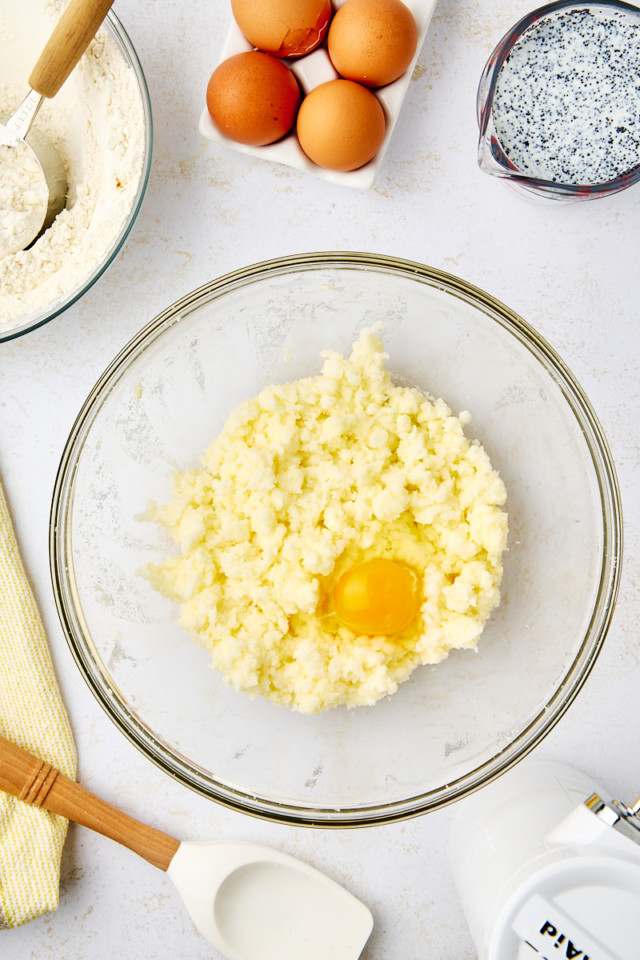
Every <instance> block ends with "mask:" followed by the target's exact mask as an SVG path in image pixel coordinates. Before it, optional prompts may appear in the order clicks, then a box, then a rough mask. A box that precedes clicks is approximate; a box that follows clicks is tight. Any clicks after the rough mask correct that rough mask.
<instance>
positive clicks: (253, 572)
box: [145, 328, 507, 713]
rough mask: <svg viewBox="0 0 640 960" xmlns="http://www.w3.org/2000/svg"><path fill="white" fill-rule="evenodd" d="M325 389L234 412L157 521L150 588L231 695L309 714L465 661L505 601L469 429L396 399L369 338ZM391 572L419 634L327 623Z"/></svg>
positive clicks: (497, 493) (369, 332)
mask: <svg viewBox="0 0 640 960" xmlns="http://www.w3.org/2000/svg"><path fill="white" fill-rule="evenodd" d="M323 357H324V365H323V367H322V372H321V373H320V374H319V375H318V376H314V377H309V378H306V379H303V380H298V381H295V382H291V383H285V384H283V385H280V386H269V387H267V388H266V389H265V390H263V391H262V392H261V393H260V394H259V396H257V397H256V398H255V399H252V400H248V401H246V402H244V403H242V404H240V405H239V406H238V407H237V408H236V409H235V410H234V411H233V412H232V413H231V415H230V417H229V419H228V420H227V423H226V425H225V427H224V429H223V430H222V432H221V433H220V435H219V436H218V437H217V439H216V440H214V442H213V443H212V444H211V445H210V446H209V448H208V449H207V451H206V452H205V454H204V456H203V460H202V462H203V466H202V469H196V470H188V471H185V472H181V473H178V474H177V475H176V476H175V478H174V490H175V497H174V499H173V500H172V501H171V502H170V503H168V504H166V505H163V506H157V505H153V506H152V508H151V513H150V516H151V517H152V519H155V520H158V521H159V522H161V523H162V524H163V526H164V527H165V528H166V529H167V530H168V531H169V533H170V534H171V536H172V537H173V538H174V539H175V541H176V542H177V544H178V545H179V547H180V554H179V555H172V556H169V557H167V559H166V560H165V561H164V562H163V563H161V564H160V565H149V566H148V567H147V568H146V570H145V573H146V575H147V576H148V577H149V578H150V580H151V582H152V583H153V584H154V586H155V587H156V588H157V589H159V590H160V591H162V592H163V593H165V594H167V595H168V596H170V597H172V598H173V599H174V600H176V601H177V602H178V603H179V604H180V622H181V624H182V625H183V626H184V627H185V628H186V629H187V630H188V631H189V633H190V634H191V635H192V636H193V638H194V640H196V641H197V642H198V643H199V644H201V645H202V646H204V647H206V648H207V650H208V651H209V652H210V654H211V658H212V664H213V666H214V667H216V668H217V669H218V670H220V671H222V673H223V675H224V677H225V679H226V680H227V682H228V683H230V684H232V685H233V686H234V687H236V688H237V689H239V690H244V691H246V692H247V693H248V694H250V695H251V696H256V695H261V696H263V697H267V698H268V699H269V700H273V701H275V702H277V703H280V704H288V705H290V706H291V707H293V708H294V709H296V710H299V711H301V712H303V713H315V712H317V711H320V710H326V709H328V708H330V707H334V706H337V705H339V704H346V705H347V706H356V705H366V704H372V703H374V702H375V701H376V700H378V699H380V698H381V697H384V696H386V695H387V694H391V693H393V692H394V691H395V690H396V689H397V686H398V684H399V683H401V682H402V681H403V680H406V679H407V677H408V676H409V675H410V673H411V672H412V671H413V670H414V669H415V668H416V667H417V666H419V665H420V664H435V663H438V662H439V661H440V660H442V659H443V658H444V657H446V656H447V654H448V652H449V651H450V650H451V649H454V648H460V647H470V648H475V647H476V644H477V641H478V637H479V636H480V633H481V632H482V629H483V627H484V624H485V622H486V620H487V618H488V617H489V614H490V613H491V611H492V610H493V608H494V607H495V606H496V605H497V604H498V602H499V598H500V595H499V585H500V579H501V575H502V554H503V551H504V549H505V546H506V539H507V515H506V512H505V511H504V510H503V509H502V505H503V504H504V503H505V501H506V492H505V488H504V484H503V482H502V480H501V479H500V477H499V475H498V474H497V473H496V471H495V470H494V469H493V468H492V466H491V463H490V462H489V458H488V456H487V454H486V452H485V450H484V449H483V447H482V446H481V445H480V444H479V443H477V442H472V441H470V440H469V439H467V437H466V436H465V433H464V426H465V424H466V423H467V422H468V420H469V416H468V414H466V413H462V414H461V415H460V416H458V417H456V416H454V415H453V414H452V412H451V410H450V409H449V408H448V406H447V405H446V404H445V402H444V401H443V400H436V399H432V398H430V397H427V396H425V394H423V393H421V392H420V391H419V390H416V389H410V388H407V387H401V386H396V385H394V384H393V382H392V380H391V378H390V376H389V374H388V372H387V371H386V369H385V366H384V362H385V359H386V355H385V354H384V352H383V347H382V342H381V340H380V338H379V336H378V335H377V334H376V332H375V330H373V329H370V328H369V329H366V330H364V331H363V332H362V334H361V336H360V337H359V339H358V340H357V342H356V343H355V344H354V345H353V349H352V353H351V356H350V357H348V358H347V357H344V356H342V355H340V354H338V353H335V352H327V353H325V354H323ZM373 557H389V558H391V559H394V560H398V561H402V562H405V563H407V564H409V565H410V566H411V567H412V568H413V569H414V571H416V573H417V574H418V577H419V581H420V589H421V606H420V612H419V615H418V617H417V618H416V620H415V622H414V623H413V624H411V625H410V626H409V627H407V628H406V629H405V630H404V631H402V633H399V634H396V635H394V636H391V637H384V636H373V637H372V636H359V635H357V634H356V633H354V632H353V631H352V630H350V629H349V628H347V627H346V626H344V625H342V624H341V623H340V621H339V620H338V618H337V616H336V614H335V612H334V610H333V608H332V601H331V594H332V590H333V587H334V585H335V583H336V582H337V580H338V578H339V577H340V576H341V574H342V573H343V572H344V571H345V570H347V569H348V568H349V567H350V566H351V565H352V564H354V563H359V562H361V561H363V560H368V559H370V558H373Z"/></svg>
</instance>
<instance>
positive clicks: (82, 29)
mask: <svg viewBox="0 0 640 960" xmlns="http://www.w3.org/2000/svg"><path fill="white" fill-rule="evenodd" d="M112 4H113V0H71V2H70V3H69V6H68V7H67V8H66V9H65V11H64V13H63V14H62V16H61V17H60V20H59V21H58V23H57V24H56V27H55V29H54V31H53V33H52V34H51V36H50V37H49V39H48V41H47V44H46V46H45V48H44V50H43V51H42V53H41V54H40V56H39V57H38V62H37V63H36V65H35V67H34V68H33V70H32V71H31V76H30V77H29V86H30V87H31V89H32V90H35V91H36V93H39V94H40V96H41V97H47V98H51V97H55V95H56V93H57V92H58V90H59V89H60V87H61V86H62V84H63V83H64V82H65V80H66V79H67V77H68V76H69V74H70V73H71V71H72V70H73V68H74V67H75V65H76V64H77V62H78V60H79V59H80V57H81V56H82V54H83V53H84V52H85V50H86V49H87V47H88V46H89V44H90V43H91V40H92V39H93V38H94V37H95V35H96V32H97V30H98V27H99V26H100V24H101V23H102V21H103V20H104V18H105V17H106V15H107V13H108V12H109V10H110V8H111V6H112Z"/></svg>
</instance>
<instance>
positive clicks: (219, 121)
mask: <svg viewBox="0 0 640 960" xmlns="http://www.w3.org/2000/svg"><path fill="white" fill-rule="evenodd" d="M299 104H300V88H299V87H298V81H297V80H296V78H295V77H294V75H293V74H292V73H291V71H290V70H289V69H288V68H287V67H286V66H285V65H284V63H281V62H280V60H276V59H275V57H272V56H270V55H269V54H268V53H260V52H259V51H258V50H252V51H250V52H248V53H238V54H236V55H235V56H233V57H229V58H228V59H227V60H223V61H222V63H221V64H220V65H219V66H218V67H217V68H216V69H215V70H214V71H213V73H212V74H211V79H210V80H209V84H208V86H207V109H208V111H209V114H210V116H211V119H212V120H213V122H214V123H215V125H216V127H217V128H218V130H220V132H221V133H223V134H224V135H225V136H226V137H229V138H230V139H231V140H236V141H237V142H238V143H245V144H249V145H250V146H253V147H262V146H264V145H265V144H267V143H273V142H274V141H275V140H280V138H281V137H284V136H285V134H287V133H288V132H289V130H291V128H292V127H293V125H294V123H295V119H296V112H297V110H298V106H299Z"/></svg>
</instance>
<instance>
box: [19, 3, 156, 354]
mask: <svg viewBox="0 0 640 960" xmlns="http://www.w3.org/2000/svg"><path fill="white" fill-rule="evenodd" d="M105 22H106V23H108V25H109V27H110V28H111V30H112V31H113V33H114V35H115V38H116V41H117V42H118V44H119V45H120V49H121V51H122V53H123V55H124V57H125V59H126V60H127V61H128V63H129V65H130V66H131V68H132V70H133V72H134V73H135V75H136V80H137V82H138V88H139V90H140V96H141V97H142V109H143V112H144V127H145V144H144V158H143V161H142V174H141V176H140V183H139V184H138V190H137V193H136V197H135V200H134V203H133V206H132V207H131V210H130V212H129V215H128V217H127V219H126V221H125V223H124V224H123V226H122V229H121V231H120V233H119V235H118V237H117V238H116V240H115V242H114V244H113V247H112V248H111V250H110V251H109V253H108V254H107V256H106V257H105V259H104V260H103V261H102V263H100V264H99V265H98V266H97V267H96V268H95V270H94V271H93V273H92V274H90V276H89V277H88V278H87V279H86V280H85V281H84V283H83V284H82V286H80V287H79V288H78V289H77V290H74V291H73V293H72V294H71V295H70V296H69V297H68V298H67V299H66V300H61V301H59V302H58V303H57V304H56V305H55V307H53V309H52V310H51V312H47V308H45V310H44V312H43V313H40V314H38V315H37V316H35V317H34V316H33V315H32V316H30V317H27V318H26V320H25V321H24V323H22V324H21V325H20V326H19V327H14V328H13V329H12V330H9V331H7V332H6V333H3V332H2V331H0V343H2V342H4V341H6V340H14V339H16V338H17V337H22V336H24V334H26V333H30V332H31V331H32V330H37V329H38V327H42V326H44V324H45V323H49V321H50V320H53V319H54V318H55V317H58V316H60V314H61V313H64V311H65V310H68V309H69V307H71V306H72V305H73V304H74V303H76V301H77V300H79V299H80V298H81V297H83V296H84V295H85V293H86V292H87V291H88V290H89V289H90V288H91V287H92V286H93V285H94V283H95V282H96V281H97V280H99V279H100V277H101V276H102V274H103V273H104V272H105V270H106V269H107V268H108V267H109V266H110V264H111V263H112V262H113V261H114V260H115V258H116V257H117V256H118V254H119V253H120V251H121V249H122V247H123V246H124V244H125V241H126V239H127V237H128V236H129V233H130V232H131V228H132V227H133V225H134V223H135V221H136V219H137V217H138V213H139V212H140V207H141V206H142V201H143V200H144V195H145V193H146V190H147V184H148V183H149V176H150V174H151V155H152V151H153V117H152V114H151V98H150V96H149V88H148V86H147V81H146V78H145V75H144V71H143V69H142V65H141V63H140V60H139V58H138V54H137V53H136V51H135V48H134V46H133V43H132V42H131V40H130V38H129V35H128V34H127V32H126V30H125V29H124V27H123V26H122V24H121V22H120V21H119V20H118V18H117V17H116V15H115V13H114V12H113V11H112V10H110V11H109V13H108V14H107V16H106V19H105Z"/></svg>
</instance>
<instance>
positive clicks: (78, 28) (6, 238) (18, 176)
mask: <svg viewBox="0 0 640 960" xmlns="http://www.w3.org/2000/svg"><path fill="white" fill-rule="evenodd" d="M112 3H113V0H71V2H70V3H69V5H68V6H67V8H66V9H65V11H64V13H63V14H62V17H61V18H60V20H59V21H58V23H57V25H56V27H55V29H54V31H53V33H52V34H51V36H50V37H49V40H48V41H47V43H46V45H45V48H44V50H43V51H42V53H41V54H40V56H39V57H38V61H37V63H36V65H35V67H34V68H33V70H32V72H31V76H30V77H29V86H30V87H31V90H30V91H29V93H28V94H27V96H26V97H25V98H24V100H23V101H22V103H21V104H20V106H19V107H18V109H17V110H16V111H15V112H14V113H13V114H12V115H11V116H10V117H9V119H8V120H7V122H6V123H5V124H0V259H1V258H2V257H7V256H9V255H10V254H12V253H17V252H18V251H19V250H24V249H26V247H28V246H30V245H31V244H32V243H33V242H34V241H35V240H36V239H37V238H38V237H39V236H40V234H42V233H43V232H44V231H45V230H46V229H47V228H48V227H50V226H51V224H52V223H53V221H54V220H55V218H56V217H57V216H58V214H59V213H60V212H61V210H63V208H64V206H65V203H66V201H67V191H68V181H67V174H66V170H65V167H64V164H63V162H62V160H61V158H60V155H59V154H58V151H57V150H56V148H55V147H54V145H53V144H52V143H51V141H50V140H49V139H48V138H47V137H45V135H44V134H43V133H41V132H40V131H39V130H31V125H32V124H33V121H34V120H35V118H36V115H37V113H38V110H39V109H40V107H41V106H42V103H43V100H44V98H45V97H46V98H47V99H50V98H51V97H54V96H55V95H56V93H57V92H58V90H59V89H60V87H61V86H62V84H63V83H64V82H65V80H66V79H67V77H68V76H69V74H70V73H71V71H72V70H73V68H74V67H75V66H76V64H77V63H78V61H79V59H80V57H81V56H82V54H83V53H84V51H85V50H86V49H87V47H88V46H89V43H90V42H91V40H92V38H93V37H94V36H95V33H96V31H97V29H98V27H99V26H100V24H101V23H102V21H103V20H104V18H105V17H106V15H107V13H108V12H109V9H110V8H111V5H112Z"/></svg>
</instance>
